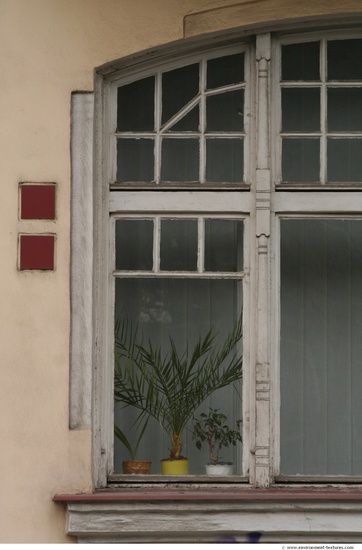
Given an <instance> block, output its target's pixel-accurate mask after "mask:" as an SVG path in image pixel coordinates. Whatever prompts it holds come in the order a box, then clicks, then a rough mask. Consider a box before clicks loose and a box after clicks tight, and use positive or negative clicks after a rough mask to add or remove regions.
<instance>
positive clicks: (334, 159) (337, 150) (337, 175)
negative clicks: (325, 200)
mask: <svg viewBox="0 0 362 550" xmlns="http://www.w3.org/2000/svg"><path fill="white" fill-rule="evenodd" d="M327 155H328V181H330V182H360V181H362V139H332V138H331V139H328V140H327Z"/></svg>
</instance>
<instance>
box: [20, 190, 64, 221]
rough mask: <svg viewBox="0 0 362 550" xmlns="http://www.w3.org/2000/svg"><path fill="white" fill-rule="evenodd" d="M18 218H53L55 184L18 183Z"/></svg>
mask: <svg viewBox="0 0 362 550" xmlns="http://www.w3.org/2000/svg"><path fill="white" fill-rule="evenodd" d="M20 218H21V219H22V220H54V219H55V184H52V183H50V184H26V183H25V184H24V183H22V184H21V185H20Z"/></svg>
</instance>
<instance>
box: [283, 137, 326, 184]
mask: <svg viewBox="0 0 362 550" xmlns="http://www.w3.org/2000/svg"><path fill="white" fill-rule="evenodd" d="M282 180H283V181H284V182H291V183H302V182H305V183H316V182H319V139H317V138H296V139H294V138H284V139H283V140H282Z"/></svg>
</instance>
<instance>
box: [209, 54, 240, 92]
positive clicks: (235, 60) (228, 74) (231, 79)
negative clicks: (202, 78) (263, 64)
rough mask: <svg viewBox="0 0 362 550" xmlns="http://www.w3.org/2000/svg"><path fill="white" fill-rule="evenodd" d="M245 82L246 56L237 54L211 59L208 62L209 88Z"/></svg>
mask: <svg viewBox="0 0 362 550" xmlns="http://www.w3.org/2000/svg"><path fill="white" fill-rule="evenodd" d="M243 80H244V54H243V53H237V54H234V55H227V56H224V57H218V58H216V59H209V60H208V62H207V87H208V88H209V89H211V88H218V87H220V86H227V85H229V84H238V83H239V82H242V81H243Z"/></svg>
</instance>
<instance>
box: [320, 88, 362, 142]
mask: <svg viewBox="0 0 362 550" xmlns="http://www.w3.org/2000/svg"><path fill="white" fill-rule="evenodd" d="M361 130H362V88H329V89H328V131H329V132H343V131H344V132H358V131H361Z"/></svg>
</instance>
